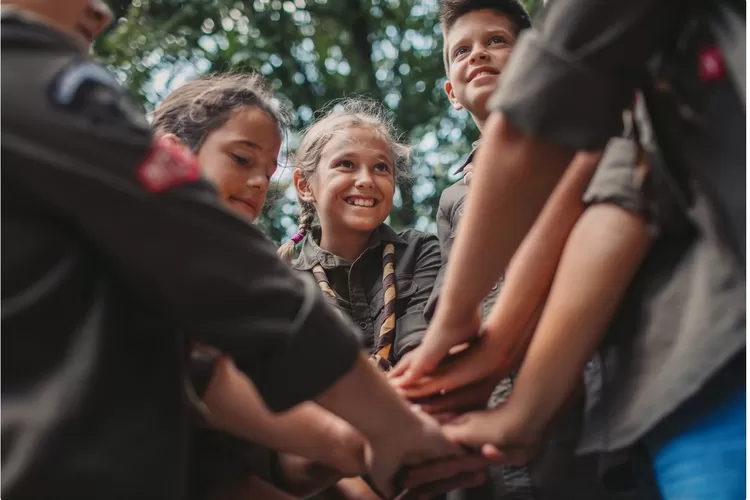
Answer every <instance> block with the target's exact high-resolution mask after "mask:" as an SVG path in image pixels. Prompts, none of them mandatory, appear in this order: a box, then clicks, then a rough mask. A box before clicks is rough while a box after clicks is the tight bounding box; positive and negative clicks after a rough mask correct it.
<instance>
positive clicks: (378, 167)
mask: <svg viewBox="0 0 750 500" xmlns="http://www.w3.org/2000/svg"><path fill="white" fill-rule="evenodd" d="M373 168H374V169H375V170H376V171H377V172H388V173H390V171H391V167H389V166H388V164H387V163H378V164H377V165H375V166H374V167H373Z"/></svg>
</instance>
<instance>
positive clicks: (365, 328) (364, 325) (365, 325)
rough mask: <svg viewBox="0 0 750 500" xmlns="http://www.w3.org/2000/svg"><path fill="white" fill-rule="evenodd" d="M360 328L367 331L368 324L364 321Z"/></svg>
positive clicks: (361, 322)
mask: <svg viewBox="0 0 750 500" xmlns="http://www.w3.org/2000/svg"><path fill="white" fill-rule="evenodd" d="M359 327H360V328H361V329H363V330H367V323H366V322H364V321H360V322H359Z"/></svg>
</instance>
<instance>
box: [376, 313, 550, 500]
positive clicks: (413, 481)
mask: <svg viewBox="0 0 750 500" xmlns="http://www.w3.org/2000/svg"><path fill="white" fill-rule="evenodd" d="M480 325H481V320H480V316H479V314H477V315H476V316H473V317H471V318H466V319H465V320H464V321H461V322H451V323H449V322H441V320H440V318H435V321H433V322H432V324H431V326H430V329H429V330H428V331H427V333H426V334H425V337H424V340H423V343H422V344H421V345H420V346H419V347H418V348H417V349H415V350H414V351H412V352H410V353H409V354H407V355H406V356H405V357H404V358H403V359H402V360H401V362H400V363H399V364H398V365H397V366H396V367H395V368H394V370H393V371H392V372H391V373H390V374H389V378H390V382H391V384H392V385H393V386H394V387H396V389H397V390H398V391H399V392H400V393H401V394H402V395H403V396H404V397H406V398H407V399H409V400H410V401H411V402H412V403H414V404H415V405H416V407H417V408H418V409H419V410H421V411H424V412H427V413H430V414H431V415H433V416H434V417H435V418H437V419H438V420H440V421H441V422H442V423H443V427H442V430H443V433H444V434H445V436H447V437H448V438H449V439H450V440H451V441H452V442H454V443H459V444H461V445H462V446H463V447H464V450H472V451H471V452H468V451H467V452H466V453H464V454H463V455H461V456H452V457H448V458H444V459H442V460H439V461H433V462H431V463H426V464H422V465H420V466H416V467H412V468H411V469H409V471H408V473H407V475H406V479H405V481H404V484H403V486H404V487H405V488H407V489H409V492H408V494H406V495H405V496H404V498H412V497H414V498H416V497H422V495H426V496H429V495H435V494H439V493H444V492H447V491H450V490H452V489H456V488H462V487H470V486H474V485H476V484H480V483H481V482H483V481H484V480H485V474H484V469H485V467H486V466H487V465H489V464H510V465H520V464H523V463H526V462H528V460H530V459H531V458H532V457H533V455H534V454H535V452H536V449H537V446H538V442H539V440H540V433H539V432H538V431H537V430H536V429H534V427H533V425H532V421H531V419H530V418H529V416H528V415H527V413H526V410H525V407H524V405H523V404H522V400H521V398H512V397H511V400H509V401H508V403H506V404H504V405H503V406H501V407H500V408H497V409H494V410H487V409H486V408H487V402H488V400H489V398H490V396H491V394H492V392H493V390H494V389H495V387H496V386H497V384H498V382H499V381H500V380H501V379H502V378H503V377H504V376H506V375H507V373H508V372H509V370H510V368H511V367H512V366H514V365H515V364H516V363H517V361H518V357H519V356H518V354H519V352H518V351H519V350H521V349H522V348H523V347H525V346H515V347H512V348H511V347H509V346H505V345H503V344H502V343H501V342H499V341H498V340H497V339H498V338H499V336H497V335H495V336H492V335H486V334H484V335H482V334H480V328H481V326H480ZM477 410H478V411H477ZM466 412H469V413H466Z"/></svg>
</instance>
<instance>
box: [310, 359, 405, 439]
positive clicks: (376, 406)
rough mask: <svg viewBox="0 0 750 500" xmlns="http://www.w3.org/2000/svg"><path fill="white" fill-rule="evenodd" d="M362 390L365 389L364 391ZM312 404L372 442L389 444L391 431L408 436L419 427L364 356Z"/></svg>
mask: <svg viewBox="0 0 750 500" xmlns="http://www.w3.org/2000/svg"><path fill="white" fill-rule="evenodd" d="M363 387H367V390H366V391H363V390H362V388H363ZM315 401H316V402H317V403H318V404H319V405H320V406H322V407H323V408H326V409H327V410H329V411H331V412H332V413H334V414H336V415H338V416H340V417H341V418H343V419H344V420H346V421H347V422H349V423H350V424H351V425H352V426H354V427H355V428H356V429H357V430H359V431H360V432H362V434H364V436H365V438H367V440H368V441H370V442H371V443H373V442H383V441H389V440H390V438H391V437H392V436H393V435H394V432H393V430H394V429H398V430H399V433H400V434H401V435H408V433H409V432H410V430H415V431H416V430H417V429H419V428H420V421H419V418H418V417H417V416H416V415H414V413H412V411H411V410H410V409H409V407H408V406H407V404H406V402H405V401H404V400H402V399H401V398H400V397H399V396H398V394H397V393H396V392H395V391H394V390H393V389H392V388H391V387H390V385H389V384H388V382H387V380H386V378H385V377H383V375H382V374H381V373H379V372H378V371H377V369H376V368H374V367H373V366H372V364H371V363H370V362H369V361H368V360H367V358H366V357H365V356H364V355H363V354H360V357H359V359H358V360H357V362H356V363H355V365H354V367H353V368H352V369H351V370H350V371H349V372H348V373H347V374H346V375H345V376H344V377H342V378H341V379H339V380H338V381H337V382H336V383H335V384H334V385H333V386H332V387H331V388H330V389H328V390H327V391H326V392H324V393H323V394H321V395H320V396H319V397H318V398H316V400H315ZM376 415H377V416H378V417H374V416H376ZM379 416H385V417H386V418H380V417H379Z"/></svg>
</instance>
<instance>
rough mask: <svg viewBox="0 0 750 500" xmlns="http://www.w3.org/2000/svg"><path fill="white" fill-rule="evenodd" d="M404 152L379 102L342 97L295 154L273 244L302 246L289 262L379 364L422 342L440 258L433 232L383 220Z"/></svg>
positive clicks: (348, 488)
mask: <svg viewBox="0 0 750 500" xmlns="http://www.w3.org/2000/svg"><path fill="white" fill-rule="evenodd" d="M409 153H410V151H409V148H408V147H406V146H405V145H403V144H401V143H400V142H399V141H398V139H397V137H396V136H395V133H394V131H393V127H392V124H391V122H390V121H389V119H388V117H387V115H386V114H385V113H384V111H383V110H382V108H381V107H380V106H379V105H378V104H377V103H374V102H371V101H365V100H361V99H348V100H345V101H343V102H339V103H338V105H337V106H336V107H334V108H333V109H332V110H331V111H329V112H328V113H327V114H326V115H325V116H323V117H322V118H321V119H319V120H318V121H317V122H316V123H314V124H313V125H311V126H310V127H309V128H308V129H307V130H306V131H305V133H304V134H303V136H302V138H301V141H300V145H299V148H298V149H297V153H296V155H295V157H294V165H295V167H296V168H295V171H294V186H295V188H296V190H297V195H298V201H299V204H300V207H301V210H300V214H299V219H298V224H299V227H298V232H297V233H296V234H295V235H294V236H293V237H292V239H291V240H290V241H288V242H287V243H285V244H284V245H282V246H281V248H279V255H280V256H281V257H282V258H285V259H287V260H291V259H292V257H293V256H294V254H295V249H296V246H297V245H299V246H300V249H299V253H298V254H297V257H296V259H294V260H293V261H292V266H293V267H294V268H295V269H297V270H300V271H304V272H309V273H312V275H313V276H314V277H315V279H316V281H317V282H318V284H319V286H320V288H321V290H322V291H323V293H324V294H325V295H326V296H327V297H328V298H329V299H330V301H331V303H333V304H336V306H338V308H339V310H340V311H341V312H342V314H344V315H346V316H348V317H350V318H351V319H352V321H354V323H355V324H356V325H357V326H358V327H359V329H360V330H361V332H362V334H363V338H364V344H365V347H366V349H368V350H369V352H370V354H371V356H372V360H373V362H375V363H376V364H377V365H378V366H379V367H380V368H381V369H383V371H387V370H388V369H389V368H390V367H391V366H392V365H393V364H395V363H396V362H397V361H398V360H399V359H400V358H401V357H402V356H403V355H404V354H405V353H406V352H408V351H410V350H411V349H413V348H415V347H416V346H417V345H419V343H420V341H421V339H422V334H423V333H424V331H425V330H426V328H427V322H426V320H425V318H424V314H423V312H424V308H425V305H426V304H427V300H428V298H429V297H430V294H431V292H432V287H433V284H434V282H435V278H436V277H437V274H438V270H439V269H440V265H441V260H440V247H439V243H438V239H437V237H435V236H434V235H431V234H426V233H422V232H420V231H415V230H413V229H407V230H406V231H403V232H398V233H397V232H396V231H394V230H393V229H392V228H391V227H389V226H388V225H387V224H385V220H386V219H387V218H388V215H389V214H390V211H391V208H392V207H393V196H394V193H395V191H396V185H397V183H398V182H399V181H400V180H403V179H407V178H408V175H409V166H410V161H409V159H410V158H409ZM362 485H363V483H362V482H361V481H356V480H347V481H342V482H340V483H339V484H338V485H337V489H338V492H337V493H338V494H339V498H340V496H341V494H343V495H344V496H345V497H347V496H348V497H357V498H366V496H364V495H365V494H364V493H363V492H362V489H361V488H359V487H358V486H362ZM352 490H355V491H352ZM325 496H326V497H327V496H328V495H325Z"/></svg>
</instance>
